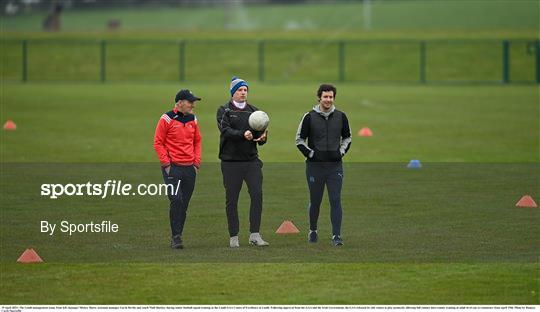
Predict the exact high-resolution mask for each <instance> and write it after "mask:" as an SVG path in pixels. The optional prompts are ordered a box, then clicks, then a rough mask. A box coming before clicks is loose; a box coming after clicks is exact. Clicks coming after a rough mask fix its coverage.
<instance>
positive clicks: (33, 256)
mask: <svg viewBox="0 0 540 312" xmlns="http://www.w3.org/2000/svg"><path fill="white" fill-rule="evenodd" d="M17 262H19V263H38V262H43V259H41V257H40V256H39V255H38V254H37V252H36V251H35V250H34V249H32V248H28V249H26V250H25V251H24V252H23V253H22V255H21V256H20V257H19V259H17Z"/></svg>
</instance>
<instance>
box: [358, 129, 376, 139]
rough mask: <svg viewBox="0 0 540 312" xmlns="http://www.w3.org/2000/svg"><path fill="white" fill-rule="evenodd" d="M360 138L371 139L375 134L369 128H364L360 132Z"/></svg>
mask: <svg viewBox="0 0 540 312" xmlns="http://www.w3.org/2000/svg"><path fill="white" fill-rule="evenodd" d="M358 136H363V137H370V136H373V132H372V131H371V129H369V128H368V127H364V128H362V129H360V130H359V131H358Z"/></svg>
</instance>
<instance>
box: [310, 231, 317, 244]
mask: <svg viewBox="0 0 540 312" xmlns="http://www.w3.org/2000/svg"><path fill="white" fill-rule="evenodd" d="M317 241H318V237H317V230H315V231H312V230H310V231H309V234H308V242H310V243H316V242H317Z"/></svg>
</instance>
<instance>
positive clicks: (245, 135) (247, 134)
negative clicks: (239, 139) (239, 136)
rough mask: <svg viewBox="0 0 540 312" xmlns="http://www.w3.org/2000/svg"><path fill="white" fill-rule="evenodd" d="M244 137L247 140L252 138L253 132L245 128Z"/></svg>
mask: <svg viewBox="0 0 540 312" xmlns="http://www.w3.org/2000/svg"><path fill="white" fill-rule="evenodd" d="M244 138H245V139H246V140H248V141H251V140H253V133H251V131H249V130H246V132H244Z"/></svg>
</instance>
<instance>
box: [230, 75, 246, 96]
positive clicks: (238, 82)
mask: <svg viewBox="0 0 540 312" xmlns="http://www.w3.org/2000/svg"><path fill="white" fill-rule="evenodd" d="M240 87H246V88H249V86H248V84H247V82H246V81H245V80H243V79H240V78H238V77H236V76H233V77H232V79H231V86H230V91H231V96H233V94H234V93H235V92H236V90H238V88H240Z"/></svg>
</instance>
